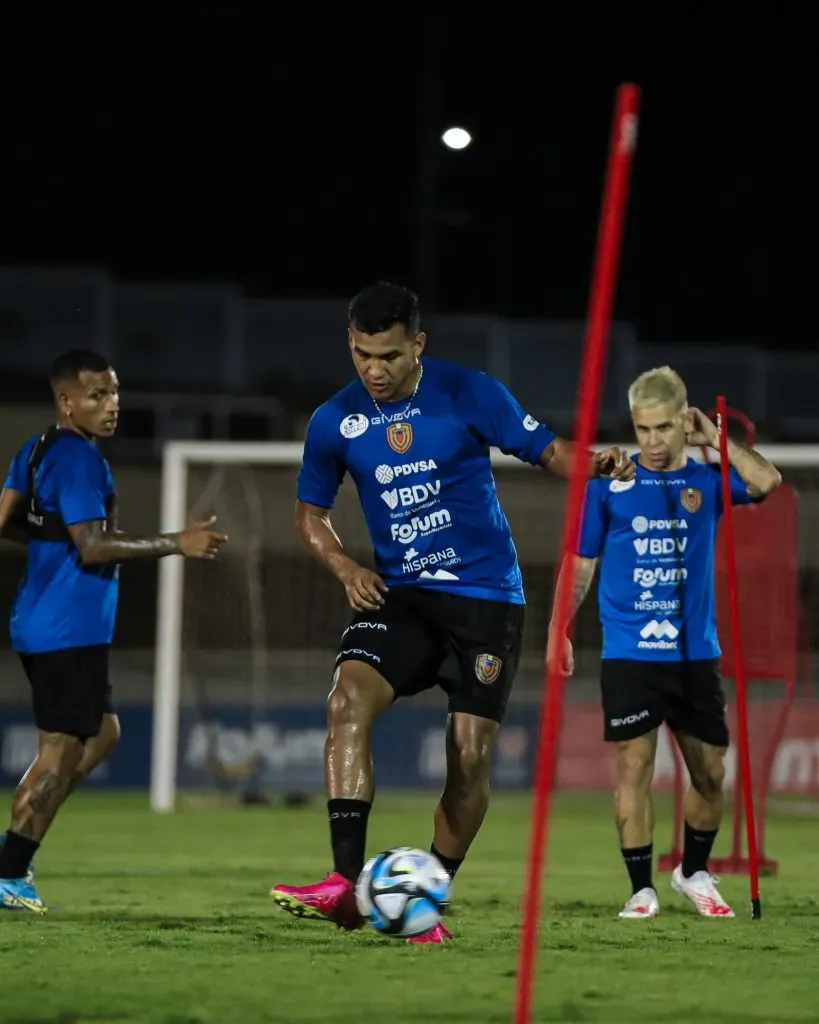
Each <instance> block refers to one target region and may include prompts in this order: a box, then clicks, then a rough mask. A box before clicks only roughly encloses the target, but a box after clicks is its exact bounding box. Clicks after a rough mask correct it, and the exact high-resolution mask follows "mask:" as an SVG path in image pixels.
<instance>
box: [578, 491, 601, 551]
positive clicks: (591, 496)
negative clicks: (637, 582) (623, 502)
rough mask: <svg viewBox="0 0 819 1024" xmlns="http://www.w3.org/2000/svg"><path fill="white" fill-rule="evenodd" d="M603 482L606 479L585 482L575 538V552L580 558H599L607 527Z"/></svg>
mask: <svg viewBox="0 0 819 1024" xmlns="http://www.w3.org/2000/svg"><path fill="white" fill-rule="evenodd" d="M605 483H608V481H603V480H590V481H589V482H588V483H587V484H586V492H585V494H584V496H583V508H582V509H581V513H580V533H579V536H578V539H577V554H578V555H580V557H581V558H599V557H600V555H601V554H602V553H603V545H604V543H605V540H606V530H607V527H608V511H607V509H606V491H605V489H604V484H605Z"/></svg>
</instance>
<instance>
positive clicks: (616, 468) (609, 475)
mask: <svg viewBox="0 0 819 1024" xmlns="http://www.w3.org/2000/svg"><path fill="white" fill-rule="evenodd" d="M594 468H595V472H596V474H597V476H602V477H605V478H606V479H607V480H632V479H633V478H634V475H635V473H636V472H637V467H636V466H635V465H634V463H633V462H632V460H631V459H630V458H629V456H628V452H625V451H623V449H622V448H606V449H604V450H603V451H602V452H598V453H597V454H596V455H595V457H594Z"/></svg>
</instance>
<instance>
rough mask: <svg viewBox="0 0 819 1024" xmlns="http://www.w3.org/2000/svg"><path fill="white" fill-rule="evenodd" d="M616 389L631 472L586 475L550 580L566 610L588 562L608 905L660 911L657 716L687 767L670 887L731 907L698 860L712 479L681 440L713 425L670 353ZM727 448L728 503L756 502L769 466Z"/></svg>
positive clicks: (723, 739)
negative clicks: (619, 892) (612, 767)
mask: <svg viewBox="0 0 819 1024" xmlns="http://www.w3.org/2000/svg"><path fill="white" fill-rule="evenodd" d="M628 400H629V407H630V410H631V418H632V423H633V425H634V432H635V435H636V438H637V444H638V447H639V451H638V452H637V454H636V455H633V456H632V459H633V460H634V462H635V464H636V476H635V477H634V478H633V479H631V480H626V481H616V480H613V481H608V480H592V481H590V482H589V483H588V485H587V489H586V495H585V505H584V509H583V518H582V525H581V530H580V535H579V543H578V546H577V551H576V554H575V555H574V556H573V557H572V559H571V561H570V563H569V564H566V563H564V565H563V566H562V567H561V571H560V575H559V579H558V590H560V588H563V587H566V586H570V587H571V588H572V594H571V602H570V609H571V616H572V617H573V616H574V614H575V613H576V612H577V609H578V607H579V606H580V604H581V602H582V601H583V599H584V597H585V596H586V594H587V593H588V591H589V588H590V586H591V583H592V579H593V577H594V573H595V569H596V567H597V563H598V562H599V563H600V581H599V587H598V601H599V611H600V621H601V625H602V630H603V650H602V662H601V673H600V688H601V695H602V707H603V715H604V736H605V739H606V740H607V741H609V742H611V743H615V744H616V745H617V788H616V791H615V796H614V811H615V820H616V823H617V831H618V835H619V838H620V848H621V852H622V855H623V860H624V861H625V865H626V868H627V870H628V874H629V878H630V881H631V886H632V894H631V896H630V897H629V899H628V900H627V902H626V904H625V907H624V908H623V910H622V911H621V912H620V917H624V918H647V917H654V916H655V915H656V914H657V913H659V899H658V897H657V891H656V889H655V887H654V882H653V880H652V864H653V847H652V842H653V831H654V810H653V805H652V796H651V787H652V779H653V774H654V761H655V756H656V752H657V735H658V731H659V728H660V726H661V725H662V724H663V723H664V722H665V723H667V724H668V725H669V726H670V728H671V729H672V730H673V731H674V733H675V735H676V738H677V741H678V743H679V746H680V751H681V753H682V756H683V758H684V760H685V764H686V766H687V768H688V772H689V775H690V777H691V784H690V787H689V789H688V792H687V794H686V797H685V805H684V809H685V839H684V848H683V859H682V863H681V864H679V865H678V866H677V867H676V868H675V869H674V872H673V873H672V877H671V885H672V888H673V889H674V890H675V891H676V892H678V893H680V894H682V895H683V896H686V897H687V898H688V899H689V900H691V902H692V903H693V904H694V905H695V906H696V908H697V910H698V911H699V912H700V913H701V914H702V915H704V916H706V917H733V916H734V913H733V911H732V910H731V908H730V907H729V906H728V904H727V903H726V902H725V900H724V899H723V897H722V895H721V894H720V892H719V890H718V889H717V886H716V883H715V880H714V879H713V878H712V876H711V875H710V874H709V872H708V861H709V857H710V855H711V850H712V848H713V845H714V840H715V839H716V836H717V832H718V830H719V827H720V823H721V820H722V809H723V779H724V775H725V754H726V751H727V747H728V742H729V736H728V727H727V723H726V716H725V696H724V693H723V689H722V683H721V679H720V674H719V658H720V648H719V643H718V639H717V626H716V613H715V595H714V543H715V536H716V521H717V520H718V519H719V517H720V516H721V515H722V509H723V506H722V489H721V479H720V474H719V467H718V466H714V465H711V464H708V463H701V462H697V461H695V460H693V459H691V458H689V456H688V454H687V452H686V446H687V445H691V446H695V447H699V446H706V445H707V446H709V447H711V448H714V449H718V447H719V435H718V432H717V428H716V426H715V425H714V424H713V423H712V422H711V420H710V419H709V418H708V417H707V416H705V415H704V414H703V413H702V412H701V411H700V410H699V409H697V408H693V407H689V405H688V396H687V393H686V387H685V384H684V382H683V380H682V378H681V377H680V376H679V374H677V373H676V372H675V371H674V370H672V369H671V368H670V367H668V366H662V367H659V368H656V369H652V370H648V371H646V372H645V373H643V374H641V375H640V376H639V377H638V378H637V379H636V380H635V381H634V382H633V383H632V385H631V387H630V388H629V390H628ZM728 458H729V461H730V463H731V468H730V481H731V496H732V503H733V504H747V503H749V502H757V501H762V500H763V499H764V498H765V497H766V496H767V495H768V494H770V493H771V492H772V491H773V490H775V489H776V487H778V486H779V483H780V475H779V473H778V471H777V470H776V469H775V468H774V467H773V466H772V465H771V464H770V463H769V462H768V461H767V460H766V459H764V458H763V457H762V456H761V455H760V454H759V453H758V452H756V451H754V450H752V449H750V448H747V447H746V446H744V445H741V444H738V443H736V442H734V441H729V443H728ZM548 658H549V661H550V663H551V664H552V665H554V664H555V662H557V667H558V668H559V669H560V670H561V671H563V672H564V673H566V674H569V675H570V674H571V673H572V672H573V670H574V658H573V652H572V645H571V643H570V641H569V639H568V638H567V637H565V636H557V635H555V633H554V626H552V627H551V628H550V631H549V645H548Z"/></svg>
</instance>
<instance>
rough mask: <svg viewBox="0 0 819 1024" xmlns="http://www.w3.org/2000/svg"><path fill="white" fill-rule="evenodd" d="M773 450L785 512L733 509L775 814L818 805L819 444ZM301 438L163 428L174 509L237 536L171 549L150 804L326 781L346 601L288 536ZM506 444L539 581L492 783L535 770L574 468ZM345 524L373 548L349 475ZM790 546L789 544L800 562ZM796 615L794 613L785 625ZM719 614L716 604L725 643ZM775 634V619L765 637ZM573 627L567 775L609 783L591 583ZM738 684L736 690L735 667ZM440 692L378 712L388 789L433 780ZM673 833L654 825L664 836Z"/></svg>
mask: <svg viewBox="0 0 819 1024" xmlns="http://www.w3.org/2000/svg"><path fill="white" fill-rule="evenodd" d="M624 447H626V448H629V449H631V448H632V447H633V446H632V445H625V446H624ZM761 450H762V451H763V452H764V453H765V454H766V455H768V456H769V457H770V458H771V459H772V461H773V462H774V463H775V464H776V465H777V466H778V467H779V468H780V469H781V470H782V472H783V476H784V477H785V479H786V481H787V483H788V484H789V485H791V486H792V487H793V488H794V490H795V491H796V492H798V493H799V501H798V502H796V501H795V500H794V501H793V508H792V513H793V520H792V526H793V530H792V532H788V531H790V529H791V528H790V527H789V526H788V527H786V525H785V524H786V520H785V519H783V518H781V516H782V514H783V513H782V507H781V506H776V507H774V505H772V506H771V508H772V509H774V514H768V515H767V519H766V521H765V523H764V524H760V525H757V526H756V527H755V528H752V529H749V530H741V529H740V526H741V516H742V515H743V514H744V513H745V512H746V511H748V510H741V511H740V514H739V515H737V517H736V525H737V528H738V536H739V535H740V533H741V541H740V544H741V546H742V550H740V551H738V562H739V564H740V567H741V568H743V572H744V576H743V583H742V584H741V595H740V599H741V605H742V610H741V614H742V618H743V630H744V634H745V641H744V644H745V652H746V655H748V656H749V657H751V658H753V659H755V660H754V666H753V667H754V671H753V672H750V673H749V674H750V675H751V676H752V678H753V682H752V686H751V690H750V709H749V710H750V718H751V728H752V741H753V746H752V768H753V773H754V785H755V787H759V792H758V793H757V800H758V803H759V805H760V814H759V817H760V819H762V825H763V826H764V813H762V812H764V801H763V800H762V799H761V798H762V797H763V796H765V795H767V797H768V805H769V806H770V805H771V802H772V801H777V802H781V801H784V800H793V799H796V800H798V801H803V802H807V803H809V804H811V805H812V804H813V801H814V800H815V799H816V796H817V794H819V703H817V701H816V681H815V669H814V664H813V659H814V652H815V649H816V645H817V636H816V635H815V629H816V623H817V621H819V615H817V611H819V608H817V605H819V587H817V586H816V585H815V582H816V580H815V575H816V573H817V571H819V535H817V536H814V531H813V530H812V529H811V526H810V524H811V523H814V522H816V521H819V508H817V503H819V490H817V488H816V480H815V477H816V474H817V471H818V470H819V447H815V446H810V445H806V446H800V445H791V446H785V445H782V446H772V447H770V448H767V449H766V447H765V446H762V447H761ZM692 454H693V455H694V457H695V458H696V457H701V455H700V454H699V453H697V452H693V453H692ZM301 455H302V446H301V444H299V443H295V442H294V443H238V442H236V443H231V442H227V443H222V442H172V443H170V444H168V445H167V446H166V448H165V452H164V461H163V484H162V513H161V518H162V529H163V530H168V531H170V530H176V529H179V528H180V527H181V526H182V525H183V524H184V523H185V522H187V521H189V520H190V518H191V517H194V516H196V517H199V516H202V517H204V516H206V515H217V516H218V522H219V526H220V528H222V529H223V530H224V531H225V532H227V533H228V534H229V536H230V543H229V545H228V546H227V547H226V548H225V549H223V553H222V554H221V555H220V557H219V559H217V561H216V562H214V563H198V562H189V561H185V560H183V559H179V558H168V559H163V560H162V561H161V562H160V571H159V595H158V597H159V600H158V621H157V643H156V670H155V696H154V724H153V746H152V766H151V804H152V806H153V808H154V809H155V810H160V811H167V810H171V809H173V807H174V806H175V801H176V798H177V795H178V794H180V793H184V794H188V793H190V794H200V795H201V794H208V793H211V794H212V793H227V794H230V795H231V796H232V797H237V798H241V799H244V800H247V801H255V800H260V799H264V798H265V797H270V796H271V795H277V794H280V793H284V794H292V795H293V797H294V798H299V797H301V795H307V794H310V793H318V792H322V791H323V786H324V769H323V745H324V730H325V722H326V716H325V700H326V695H327V691H328V689H329V683H330V676H331V672H332V669H333V665H334V658H335V651H336V647H337V643H338V638H339V635H340V632H341V630H342V629H343V628H344V626H345V624H346V621H347V618H348V609H347V604H346V598H345V595H344V591H343V588H342V587H340V586H339V584H338V583H337V582H336V581H335V580H334V579H333V578H332V577H331V576H330V574H329V573H327V572H326V571H325V570H323V569H321V567H319V566H318V565H316V564H315V563H314V562H313V561H312V559H310V558H309V556H308V555H307V554H306V553H305V552H303V551H302V550H301V549H300V547H299V545H298V542H297V539H296V536H295V531H294V516H293V512H294V501H295V486H296V477H297V474H298V470H299V466H300V464H301ZM493 462H494V472H495V477H496V480H497V484H498V492H499V496H500V499H501V502H502V505H503V507H504V510H505V512H506V515H507V517H508V519H509V522H510V524H511V527H512V531H513V535H514V537H515V543H516V546H517V549H518V555H519V558H520V561H521V566H522V569H523V572H524V578H525V582H526V591H527V600H528V611H527V628H526V634H525V642H524V653H523V657H522V660H521V667H520V672H519V675H518V679H517V682H516V685H515V689H514V691H513V695H512V698H511V701H510V705H509V710H508V714H507V718H506V721H505V723H504V727H503V729H502V730H501V734H500V738H499V742H498V745H497V751H496V756H495V762H494V765H493V774H494V778H493V785H494V787H495V788H496V789H497V788H504V787H505V788H508V789H517V790H526V789H528V787H529V786H530V783H531V779H532V773H533V764H534V756H535V748H536V739H537V737H536V730H537V710H538V706H539V702H540V697H541V689H542V681H543V654H544V647H545V642H546V632H547V625H548V618H549V614H550V606H551V596H552V590H553V584H554V572H555V569H556V561H557V559H558V557H559V550H560V536H561V528H562V522H563V512H564V500H565V492H566V487H565V484H564V483H563V482H562V481H560V480H558V479H555V478H554V477H553V476H552V475H551V474H548V473H540V472H538V471H537V470H534V469H532V468H531V467H527V466H524V465H522V464H520V463H519V462H517V461H516V460H514V459H511V458H508V457H505V456H502V455H500V454H499V453H494V455H493ZM783 493H784V492H783ZM777 500H779V499H777ZM763 508H764V506H763ZM757 511H758V510H750V511H749V514H752V513H753V512H757ZM797 517H798V521H799V523H801V529H800V530H799V531H798V550H797V548H796V544H797V530H796V526H797V522H796V519H797ZM333 524H334V526H335V528H336V530H337V531H338V533H339V535H340V536H341V538H342V540H343V542H344V545H345V547H346V548H347V550H348V551H349V552H350V553H351V555H352V556H353V557H354V558H357V559H360V560H361V561H363V562H365V563H366V564H371V560H372V546H371V543H370V540H369V537H368V534H367V531H366V528H365V524H364V520H363V516H362V514H361V510H360V506H359V503H358V497H357V494H356V492H355V488H354V486H353V485H352V484H351V483H350V482H349V481H345V483H344V484H343V485H342V488H341V492H340V494H339V497H338V501H337V504H336V508H335V510H334V512H333ZM789 545H790V548H789ZM788 550H793V552H794V555H793V559H792V561H793V565H792V571H791V569H788V567H787V558H786V554H785V552H786V551H788ZM749 566H754V567H755V568H754V570H753V571H751V570H749V569H748V567H749ZM762 570H764V572H763V573H762V575H760V572H762ZM754 573H756V575H754ZM788 573H790V575H788ZM797 578H798V584H799V594H798V595H797V594H796V592H795V582H796V581H797ZM789 595H790V596H789ZM788 602H790V603H788ZM722 604H723V602H722V601H721V602H720V607H722ZM749 610H750V611H749ZM770 623H774V624H775V626H776V629H777V630H779V632H778V633H777V634H776V640H773V639H771V636H772V629H773V627H771V628H769V629H768V630H767V633H766V632H765V630H766V628H767V625H766V624H770ZM788 623H790V626H794V630H792V631H791V632H788V629H789V626H788ZM726 625H727V623H726V622H721V632H722V634H723V646H724V649H725V650H726V651H727V650H728V649H729V645H728V644H727V643H726V642H725V638H726V633H727V629H726V628H725V626H726ZM809 625H810V629H808V626H809ZM810 630H813V631H814V632H813V633H811V631H810ZM763 635H765V636H767V637H768V639H766V640H765V642H764V643H763V642H762V639H761V638H762V637H763ZM793 635H796V637H797V639H796V640H795V641H794V643H795V644H796V646H797V648H798V651H797V654H798V657H797V659H796V667H795V668H794V669H792V670H791V668H789V667H788V666H787V665H785V664H784V662H785V660H786V659H785V658H784V657H783V656H782V653H783V652H782V649H781V647H780V645H779V641H780V640H782V638H783V637H784V638H787V637H791V636H793ZM574 640H575V654H576V672H575V678H573V679H572V680H571V682H570V683H569V685H568V686H567V687H566V700H567V704H566V708H565V713H564V717H563V732H562V737H561V742H560V748H559V766H558V775H557V784H558V786H559V787H560V788H562V789H567V790H575V791H601V792H602V791H610V790H611V788H612V785H613V780H614V760H613V757H612V752H611V750H610V749H609V748H608V747H607V746H606V745H605V744H604V743H603V741H602V738H601V734H602V723H601V717H600V709H599V697H598V684H597V680H598V675H599V655H600V630H599V623H598V618H597V608H596V595H594V594H592V595H590V596H589V598H588V599H587V600H586V602H585V603H584V605H583V607H582V609H581V612H580V614H579V616H578V620H577V622H576V626H575V632H574ZM783 642H784V641H783ZM787 643H790V640H787ZM755 645H756V646H755ZM777 650H779V652H780V656H778V657H775V658H773V661H772V663H771V664H769V665H768V666H767V668H766V669H765V671H762V672H760V671H758V669H759V661H760V658H763V660H765V659H768V655H771V656H773V655H774V654H775V653H776V651H777ZM766 652H767V653H766ZM768 660H771V659H768ZM773 662H775V663H773ZM726 668H730V666H726ZM786 669H787V671H785V670H786ZM785 676H789V677H790V676H792V677H793V678H784V677H785ZM727 688H728V691H729V694H730V679H729V680H728V684H727ZM445 708H446V702H445V697H444V695H443V694H441V693H439V692H438V691H432V692H430V693H427V694H423V695H421V696H419V697H417V698H414V699H413V700H412V701H402V702H399V704H397V705H396V706H395V708H393V709H391V711H390V713H389V714H388V715H385V716H384V718H383V719H382V721H381V722H379V723H378V725H377V727H376V730H375V735H374V738H373V743H374V757H375V760H376V763H377V771H378V784H379V788H380V789H389V788H391V787H400V788H421V787H438V786H440V784H441V782H442V780H443V774H444V769H445V760H444V747H443V729H442V724H443V715H444V714H445ZM735 763H736V761H735V757H734V752H733V751H731V752H730V753H729V759H728V767H729V778H728V781H727V783H726V785H727V786H728V787H730V792H731V794H732V795H733V793H734V789H733V787H734V780H735V773H734V772H733V765H734V764H735ZM683 781H684V773H682V771H681V769H680V766H679V764H678V762H677V759H676V757H675V749H674V744H673V741H672V740H671V739H670V737H668V736H666V735H665V733H663V739H662V742H661V744H660V752H659V756H658V763H657V772H656V779H655V787H656V789H657V790H658V792H660V793H664V794H667V795H668V798H671V797H672V796H673V794H674V792H675V787H676V789H679V788H680V786H681V785H682V782H683ZM817 804H819V801H817ZM725 831H726V832H730V829H726V830H725ZM664 842H665V840H664V839H663V837H662V835H661V834H658V836H657V843H658V846H663V845H664ZM673 847H674V837H673V836H671V837H669V849H670V850H671V849H673ZM661 852H664V851H662V850H661ZM765 852H766V853H767V852H768V851H767V850H765ZM771 856H772V857H775V851H771Z"/></svg>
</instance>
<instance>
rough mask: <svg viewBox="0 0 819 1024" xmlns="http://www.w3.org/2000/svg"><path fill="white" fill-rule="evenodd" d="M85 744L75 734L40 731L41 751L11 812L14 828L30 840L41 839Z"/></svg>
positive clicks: (26, 776) (63, 797) (55, 811)
mask: <svg viewBox="0 0 819 1024" xmlns="http://www.w3.org/2000/svg"><path fill="white" fill-rule="evenodd" d="M82 751H83V745H82V743H81V742H80V740H78V739H77V738H76V737H75V736H66V735H63V734H62V733H56V732H49V733H46V732H43V733H40V750H39V753H38V755H37V758H36V760H35V761H34V762H33V764H32V765H31V767H30V768H29V770H28V771H27V772H26V774H25V775H24V776H23V779H22V780H21V782H20V784H19V786H18V787H17V791H16V793H15V794H14V801H13V804H12V812H11V830H12V831H13V832H16V833H17V834H18V835H21V836H24V837H25V838H26V839H32V840H34V841H35V842H38V843H39V842H41V841H42V839H43V836H45V834H46V832H47V831H48V828H49V826H50V825H51V822H52V821H53V820H54V817H55V815H56V813H57V811H58V810H59V808H60V805H61V804H62V803H63V802H64V801H65V799H66V797H67V796H68V793H69V791H70V787H71V780H72V777H73V775H74V773H75V772H76V770H77V768H78V766H79V764H80V760H81V758H82Z"/></svg>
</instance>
